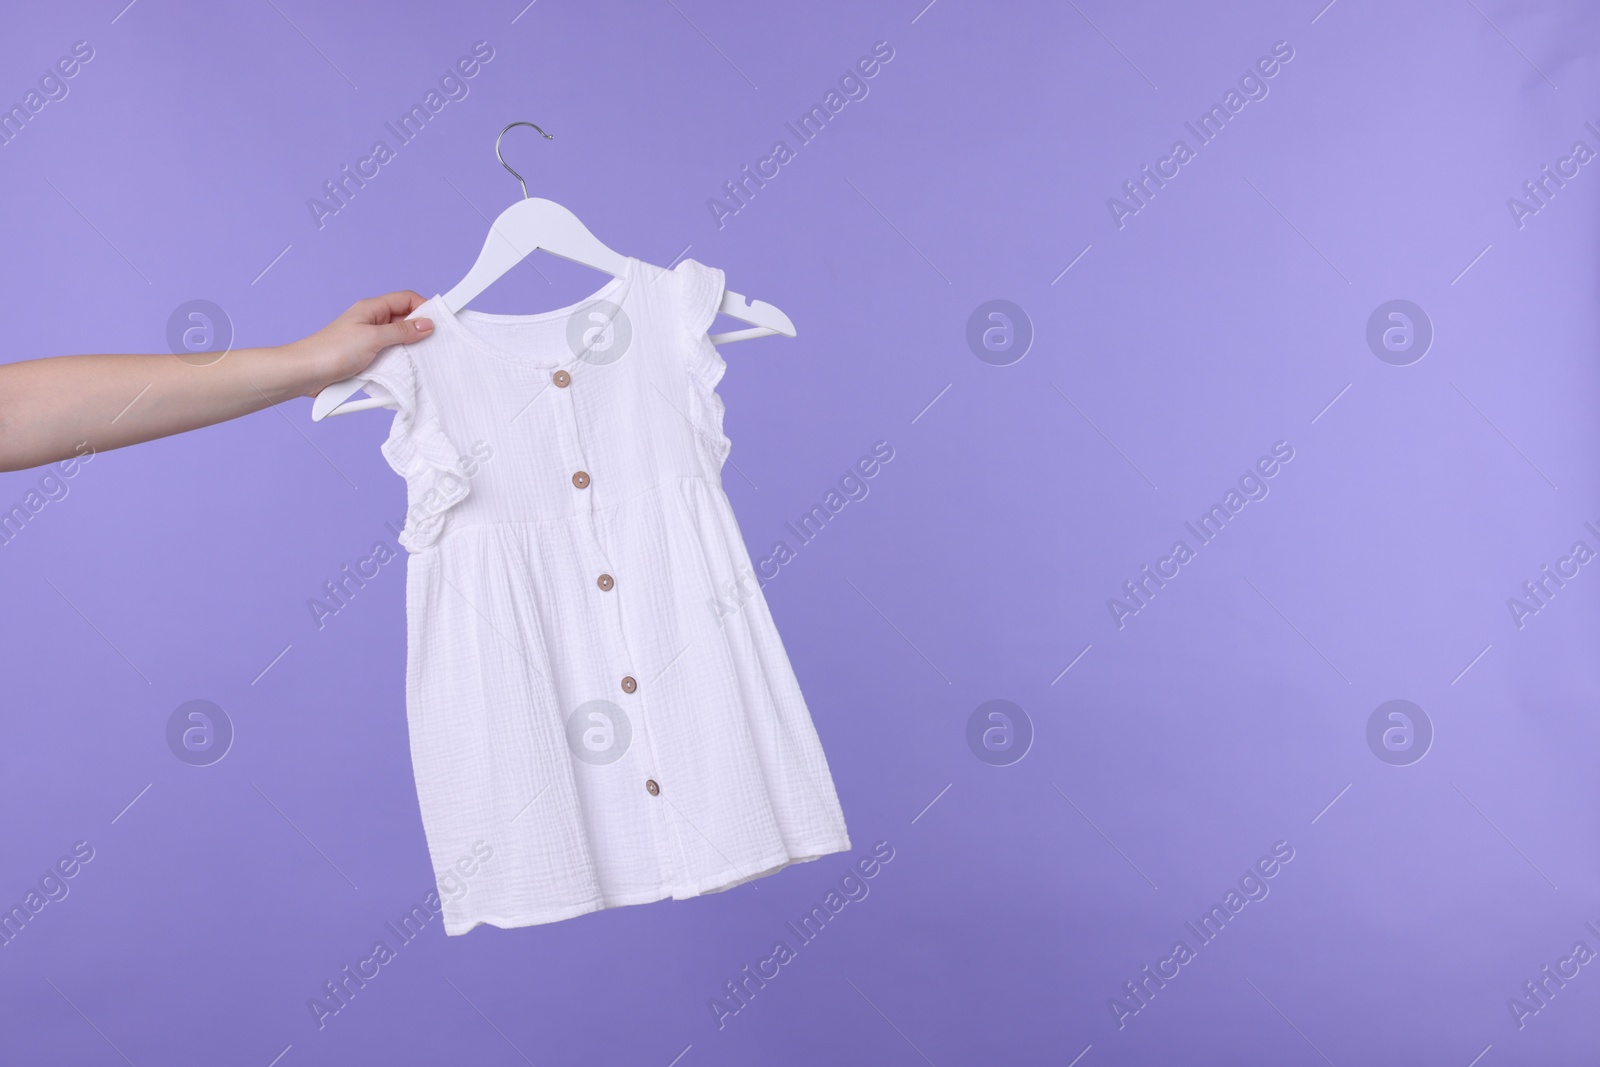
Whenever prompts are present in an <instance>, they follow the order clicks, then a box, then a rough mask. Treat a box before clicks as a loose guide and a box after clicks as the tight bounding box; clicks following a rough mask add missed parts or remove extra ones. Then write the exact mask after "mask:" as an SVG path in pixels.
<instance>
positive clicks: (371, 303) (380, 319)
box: [350, 289, 426, 326]
mask: <svg viewBox="0 0 1600 1067" xmlns="http://www.w3.org/2000/svg"><path fill="white" fill-rule="evenodd" d="M425 299H426V298H424V297H423V296H422V294H421V293H417V292H413V291H412V290H410V289H401V290H398V291H396V292H393V293H385V294H383V295H382V296H374V297H369V298H368V299H366V300H361V301H357V302H356V304H355V305H354V306H353V307H351V309H350V313H351V315H352V316H353V317H355V318H356V319H357V321H360V322H367V323H371V324H373V325H375V326H376V325H381V324H383V323H386V322H391V321H393V320H395V319H402V318H405V317H406V316H407V315H409V314H411V313H412V312H413V311H415V310H417V308H418V307H420V306H421V305H422V304H423V303H424V302H425Z"/></svg>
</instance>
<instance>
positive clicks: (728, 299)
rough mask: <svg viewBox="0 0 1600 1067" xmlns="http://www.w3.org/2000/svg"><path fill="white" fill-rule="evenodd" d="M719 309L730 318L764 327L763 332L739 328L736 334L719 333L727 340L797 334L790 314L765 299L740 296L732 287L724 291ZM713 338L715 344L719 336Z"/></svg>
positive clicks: (792, 335)
mask: <svg viewBox="0 0 1600 1067" xmlns="http://www.w3.org/2000/svg"><path fill="white" fill-rule="evenodd" d="M717 310H718V311H720V312H721V313H722V314H724V315H727V316H728V317H729V318H733V319H738V320H739V321H740V322H748V323H749V324H750V325H752V326H759V327H762V328H763V332H760V333H757V332H755V331H752V330H739V331H737V333H736V335H735V334H718V335H717V336H718V337H721V338H724V339H726V340H729V341H737V340H741V339H743V338H746V337H767V336H770V335H772V334H782V335H783V336H785V337H794V336H795V328H794V323H793V322H790V321H789V316H787V315H785V314H784V313H783V312H782V311H780V310H778V309H777V308H775V307H773V306H772V305H771V304H769V303H767V302H766V301H765V300H751V299H749V298H748V297H744V296H740V295H739V294H738V293H736V292H734V291H733V290H732V289H724V290H723V291H722V306H721V307H719V308H718V309H717ZM711 340H712V343H713V344H715V343H716V341H717V338H716V337H713V338H712V339H711Z"/></svg>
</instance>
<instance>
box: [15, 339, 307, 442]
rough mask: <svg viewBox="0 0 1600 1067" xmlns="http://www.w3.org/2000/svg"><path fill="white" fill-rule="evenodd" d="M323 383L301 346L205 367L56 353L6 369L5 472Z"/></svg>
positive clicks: (234, 355) (232, 413)
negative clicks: (49, 356)
mask: <svg viewBox="0 0 1600 1067" xmlns="http://www.w3.org/2000/svg"><path fill="white" fill-rule="evenodd" d="M321 384H324V383H322V382H320V381H318V380H317V375H316V370H315V365H314V360H313V359H311V358H309V357H308V355H307V354H305V353H303V352H302V351H301V350H300V349H298V348H296V346H294V345H284V346H282V347H279V348H243V349H237V350H235V351H232V352H229V353H227V354H226V355H224V356H223V357H221V358H220V359H218V360H216V361H215V362H213V363H209V364H206V365H204V366H198V365H195V364H193V363H187V362H185V361H184V360H182V359H180V358H178V357H176V356H172V355H164V354H163V355H92V356H57V357H54V358H50V359H33V360H25V361H23V362H20V363H10V364H5V365H3V366H0V470H8V471H10V470H22V469H25V468H28V467H35V466H39V465H40V464H44V463H51V462H54V461H56V460H60V459H64V458H66V457H68V456H71V455H74V454H76V453H77V452H79V451H80V448H81V446H83V445H85V444H87V445H88V447H89V448H92V449H93V450H94V451H96V452H104V451H106V450H108V449H112V448H121V447H122V446H124V445H131V444H136V443H138V442H140V441H149V440H153V439H155V438H158V437H166V436H168V435H170V434H175V433H182V432H183V431H185V430H193V429H197V428H199V427H201V426H210V425H212V424H213V423H218V422H224V421H226V420H228V419H234V418H238V417H239V416H241V415H248V414H250V413H251V412H253V411H259V410H261V409H262V408H265V407H270V406H272V405H273V404H279V403H282V402H283V401H285V400H288V399H290V398H292V397H296V396H301V395H304V394H306V393H307V392H308V391H315V388H316V387H318V386H320V385H321Z"/></svg>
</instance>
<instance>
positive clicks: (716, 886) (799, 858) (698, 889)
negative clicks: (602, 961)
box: [444, 834, 850, 936]
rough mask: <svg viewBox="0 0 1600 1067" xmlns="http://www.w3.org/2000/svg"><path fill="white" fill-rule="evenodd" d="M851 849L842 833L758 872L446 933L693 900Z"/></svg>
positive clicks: (481, 921) (449, 927)
mask: <svg viewBox="0 0 1600 1067" xmlns="http://www.w3.org/2000/svg"><path fill="white" fill-rule="evenodd" d="M849 850H850V837H849V835H848V834H842V835H840V836H839V837H837V838H833V839H831V840H828V841H824V842H820V843H818V844H814V845H801V846H799V847H798V848H797V849H796V850H794V851H790V850H788V849H785V850H783V851H782V852H778V853H775V854H773V855H770V856H765V857H763V858H762V859H759V860H757V861H756V862H755V864H754V866H755V867H756V868H757V870H756V873H754V874H747V873H745V872H744V871H743V870H741V869H740V868H737V867H726V868H724V869H723V870H722V871H720V872H719V873H717V874H715V875H712V876H710V877H709V878H704V879H702V880H701V881H700V882H698V883H696V884H694V885H692V886H688V887H684V886H674V885H671V884H664V885H660V886H654V887H652V888H650V889H646V890H642V891H639V892H634V893H627V894H622V895H618V896H612V897H596V898H591V899H589V900H586V901H582V902H580V903H577V904H568V905H566V906H564V907H560V908H550V909H545V910H542V911H537V912H527V913H525V914H522V915H517V916H490V915H482V916H478V917H476V918H472V919H456V920H451V919H449V918H446V919H445V924H444V932H445V934H446V935H448V936H459V935H461V934H464V933H467V932H468V931H470V930H473V929H475V928H477V927H478V926H482V925H488V926H495V927H498V928H500V929H502V930H511V929H516V928H519V927H523V926H542V925H544V924H546V923H554V922H561V921H562V920H564V919H575V918H577V917H578V916H579V915H587V914H589V913H590V912H594V911H606V910H609V909H611V908H621V907H631V906H633V905H636V904H653V903H655V902H656V901H658V900H666V899H668V898H671V899H673V900H690V899H692V898H694V897H702V896H708V895H710V894H712V893H721V892H724V891H726V890H729V889H734V888H736V887H738V886H741V885H744V884H745V883H747V882H753V881H755V880H756V879H758V878H765V877H767V876H768V875H772V874H776V873H778V872H779V871H781V870H783V869H784V868H785V867H789V866H791V865H793V864H796V863H809V862H810V861H812V860H818V859H821V858H822V857H824V856H832V855H836V854H837V853H840V852H848V851H849Z"/></svg>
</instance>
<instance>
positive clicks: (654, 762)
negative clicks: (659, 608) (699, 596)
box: [550, 369, 679, 886]
mask: <svg viewBox="0 0 1600 1067" xmlns="http://www.w3.org/2000/svg"><path fill="white" fill-rule="evenodd" d="M550 380H551V384H553V385H555V386H556V387H557V389H558V390H559V391H560V392H561V394H562V395H563V396H564V397H565V398H566V407H567V415H568V419H569V422H568V425H569V426H570V427H571V428H572V447H571V454H572V455H574V456H577V457H579V459H578V460H577V463H578V466H577V469H575V470H574V471H573V472H572V474H571V476H570V478H571V483H572V486H573V488H572V492H574V493H582V494H583V495H584V497H585V501H584V503H582V504H581V505H580V506H579V514H581V515H582V516H583V517H584V520H585V521H586V522H587V525H588V534H589V543H590V545H591V546H592V547H593V552H594V559H595V561H596V562H597V563H598V566H596V567H595V569H594V570H593V571H591V573H592V574H593V575H595V577H594V581H595V585H596V589H595V592H594V594H593V595H595V596H604V597H605V603H606V604H607V605H608V606H609V611H610V613H611V620H612V630H613V633H615V634H616V642H617V644H616V647H617V650H618V652H619V653H620V654H619V656H618V657H617V661H618V662H620V664H622V665H623V671H626V670H627V669H628V668H629V667H630V666H631V665H632V663H633V655H632V652H631V651H630V649H629V645H628V635H627V629H626V627H625V626H624V625H623V622H622V611H623V605H622V597H621V595H620V594H616V595H609V596H608V595H606V594H611V593H612V591H613V590H614V589H615V587H616V584H617V579H616V578H615V577H614V576H613V573H612V572H613V568H612V565H611V563H610V561H609V560H607V559H606V558H605V557H606V552H605V546H604V545H602V544H601V542H600V536H599V532H598V530H597V528H596V523H595V519H594V516H595V511H596V507H595V497H594V495H593V493H594V490H593V489H591V488H590V487H591V486H592V485H593V481H594V478H595V477H600V478H602V479H603V478H604V477H605V472H604V471H598V472H596V471H591V470H590V469H589V461H588V459H587V458H583V457H582V451H583V450H582V435H581V432H580V425H579V419H578V412H577V403H578V396H577V394H578V392H579V389H580V388H581V383H577V382H575V381H574V379H573V377H572V375H571V374H569V373H568V372H567V371H566V370H564V369H562V370H557V371H555V372H554V373H552V374H551V377H550ZM614 677H616V678H618V685H619V688H620V689H621V690H622V692H623V693H624V694H626V696H625V697H624V700H625V703H624V705H623V707H624V709H625V710H626V711H627V712H628V714H629V715H630V716H631V717H632V719H633V721H634V723H635V724H636V727H637V728H636V731H635V736H636V737H642V738H643V740H644V751H643V752H641V753H640V754H641V756H644V755H645V753H648V756H647V757H646V758H647V760H648V762H647V763H646V765H645V766H644V767H643V768H639V769H641V770H643V771H644V773H645V775H646V777H645V778H644V791H645V792H646V793H647V794H648V795H649V796H650V797H652V798H653V797H659V796H660V795H661V791H662V788H663V787H662V785H661V783H660V781H659V780H658V776H659V775H660V773H661V772H660V768H661V761H660V755H659V753H658V752H657V751H656V745H655V738H654V737H653V736H652V733H651V730H650V724H649V722H648V719H647V716H646V714H645V705H644V695H643V694H641V693H639V682H638V680H637V679H636V678H635V677H634V676H633V675H631V674H627V673H619V674H617V675H614ZM627 762H632V761H631V760H630V761H627ZM635 773H638V771H637V770H636V771H635ZM652 807H654V809H655V810H654V811H653V812H652V813H651V822H652V823H653V824H654V826H655V828H656V832H655V834H654V837H655V842H654V843H655V851H656V864H657V867H658V869H659V870H660V872H661V877H662V882H663V884H665V885H668V886H675V885H676V884H677V882H678V880H679V879H678V875H677V871H678V864H677V862H676V861H675V858H674V857H675V856H676V855H677V854H678V852H679V847H678V842H677V840H676V832H677V831H676V828H675V827H674V826H673V824H672V821H671V820H670V819H669V818H668V815H667V808H666V805H660V804H657V805H652Z"/></svg>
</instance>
